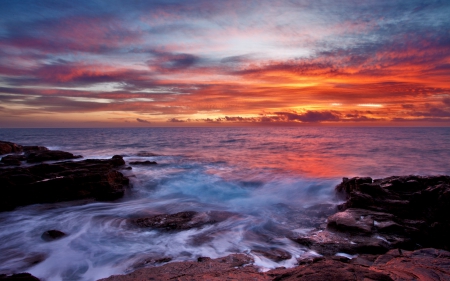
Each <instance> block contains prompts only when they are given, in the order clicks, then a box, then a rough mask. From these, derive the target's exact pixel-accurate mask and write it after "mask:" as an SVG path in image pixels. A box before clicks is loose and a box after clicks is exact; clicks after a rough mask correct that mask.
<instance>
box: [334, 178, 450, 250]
mask: <svg viewBox="0 0 450 281" xmlns="http://www.w3.org/2000/svg"><path fill="white" fill-rule="evenodd" d="M336 191H337V192H338V194H341V195H342V196H345V198H346V199H347V201H346V202H345V203H344V204H342V205H340V206H339V210H341V211H343V212H341V213H337V214H335V215H333V216H331V217H330V218H329V222H328V225H329V226H330V227H332V228H333V227H334V228H335V229H337V230H340V231H352V232H359V233H366V234H368V235H369V234H373V233H375V232H376V233H389V234H391V235H396V236H397V237H398V238H399V239H400V240H401V239H408V238H410V239H412V241H413V243H414V244H418V245H422V247H435V248H441V249H445V250H449V249H450V240H449V239H447V237H450V217H449V216H448V215H447V214H449V213H450V177H449V176H428V177H427V176H425V177H422V176H401V177H389V178H385V179H376V180H373V181H372V180H371V178H352V179H346V178H344V180H343V181H342V183H341V184H339V185H338V186H336ZM356 210H358V211H356ZM355 212H356V213H355ZM358 212H359V213H358ZM372 222H373V225H372V226H371V223H372Z"/></svg>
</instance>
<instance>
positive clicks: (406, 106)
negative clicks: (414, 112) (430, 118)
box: [402, 103, 415, 109]
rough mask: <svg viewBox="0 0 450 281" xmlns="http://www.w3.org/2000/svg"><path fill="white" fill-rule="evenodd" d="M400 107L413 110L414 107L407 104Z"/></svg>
mask: <svg viewBox="0 0 450 281" xmlns="http://www.w3.org/2000/svg"><path fill="white" fill-rule="evenodd" d="M402 107H403V108H404V109H413V108H414V107H415V106H414V104H411V103H408V104H402Z"/></svg>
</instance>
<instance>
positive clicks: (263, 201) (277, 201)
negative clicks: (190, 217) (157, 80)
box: [0, 127, 450, 280]
mask: <svg viewBox="0 0 450 281" xmlns="http://www.w3.org/2000/svg"><path fill="white" fill-rule="evenodd" d="M0 140H6V141H12V142H16V143H19V144H22V145H43V146H47V147H49V148H51V149H59V150H64V151H69V152H72V153H74V154H81V155H83V156H84V157H85V158H110V157H111V156H113V155H115V154H120V155H123V156H124V159H125V160H126V161H136V160H137V161H143V160H151V161H157V162H158V165H157V166H150V167H133V170H131V171H125V172H123V173H124V174H126V175H127V176H130V179H131V181H132V185H133V187H132V188H131V189H129V190H128V192H127V194H126V195H125V197H124V198H123V199H120V200H118V201H116V202H111V203H105V202H101V203H99V202H95V203H92V202H91V203H87V204H86V203H84V204H74V203H61V204H43V205H33V206H28V207H23V208H19V209H16V210H15V211H12V212H3V213H0V241H1V244H0V253H1V255H0V274H1V273H12V272H23V271H27V272H30V273H32V274H33V275H35V276H37V277H39V278H42V279H45V280H96V279H98V278H102V277H107V276H110V275H112V274H121V273H126V272H130V271H132V270H133V269H134V268H135V267H136V265H137V264H139V263H142V260H144V259H149V258H161V257H171V258H172V260H173V261H180V260H194V259H196V258H197V257H199V256H209V257H213V258H215V257H220V256H225V255H227V254H230V253H236V252H247V253H250V254H252V255H253V256H254V258H255V261H256V264H257V265H258V266H260V267H261V269H262V270H265V269H268V268H274V267H278V266H287V267H289V266H294V264H295V262H296V260H295V258H296V257H300V256H301V255H303V254H304V253H305V249H302V248H301V247H299V246H298V245H296V244H295V243H294V242H292V241H291V240H289V239H288V238H286V237H287V236H288V233H292V232H298V233H301V232H307V231H308V230H309V229H308V228H307V227H304V225H303V224H302V222H301V221H299V220H298V219H297V220H296V219H295V218H296V215H297V217H299V215H300V214H301V213H302V212H303V210H304V208H307V207H310V206H312V205H315V204H320V203H331V204H336V203H338V202H337V201H336V199H335V198H334V196H333V188H334V186H335V185H336V184H338V183H339V182H340V181H341V178H342V177H352V176H371V177H373V178H379V177H386V176H391V175H409V174H418V175H436V174H450V162H449V159H450V128H330V127H314V128H311V127H308V128H136V129H0ZM0 184H1V183H0ZM188 210H192V211H198V212H210V211H226V212H232V213H235V214H238V215H237V216H234V217H233V218H230V219H227V220H225V221H223V222H220V223H217V224H214V225H209V226H206V227H203V228H199V229H191V230H187V231H180V232H171V233H163V232H158V231H155V230H151V229H141V230H139V229H132V228H130V227H129V225H128V224H127V219H129V218H132V217H139V216H145V215H154V214H162V213H176V212H180V211H188ZM49 229H58V230H61V231H64V232H66V233H68V234H69V235H68V236H67V237H65V238H63V239H61V240H57V241H54V242H50V243H49V242H44V241H42V240H41V238H40V236H41V234H42V233H43V232H44V231H46V230H49ZM273 248H279V249H283V250H285V251H288V252H290V253H291V254H292V256H293V257H292V259H290V260H286V261H282V262H279V263H275V262H273V261H271V260H269V259H267V258H265V257H263V256H260V255H258V253H256V252H252V250H258V249H259V250H261V249H273ZM34 260H43V261H42V262H40V263H37V264H35V265H31V264H30V263H32V261H34ZM30 261H31V262H30Z"/></svg>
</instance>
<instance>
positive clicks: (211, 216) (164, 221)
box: [131, 211, 234, 230]
mask: <svg viewBox="0 0 450 281" xmlns="http://www.w3.org/2000/svg"><path fill="white" fill-rule="evenodd" d="M231 216H234V214H232V213H229V212H219V211H210V212H204V213H198V212H194V211H186V212H179V213H176V214H170V215H167V214H163V215H156V216H152V217H147V218H139V219H133V220H131V223H132V224H134V225H136V226H139V227H151V228H157V229H162V230H187V229H191V228H197V227H202V226H204V225H208V224H214V223H217V222H221V221H224V220H226V219H227V218H229V217H231Z"/></svg>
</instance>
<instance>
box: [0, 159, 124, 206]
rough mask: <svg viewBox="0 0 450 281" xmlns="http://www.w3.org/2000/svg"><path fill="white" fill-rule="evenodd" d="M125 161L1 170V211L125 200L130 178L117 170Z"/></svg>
mask: <svg viewBox="0 0 450 281" xmlns="http://www.w3.org/2000/svg"><path fill="white" fill-rule="evenodd" d="M122 161H123V159H122V158H121V157H120V156H115V158H114V159H105V160H101V159H87V160H84V161H78V162H59V163H54V164H38V165H34V166H31V167H15V168H7V169H1V170H0V182H1V183H2V185H1V186H0V194H1V196H0V211H7V210H12V209H14V208H15V207H17V206H24V205H29V204H36V203H53V202H61V201H70V200H79V199H86V198H93V199H96V200H115V199H118V198H120V197H122V196H123V194H124V191H125V187H126V186H127V185H128V184H129V180H128V178H126V177H124V176H123V174H122V173H120V172H118V171H117V170H115V168H116V167H117V165H119V164H120V163H121V162H122Z"/></svg>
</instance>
